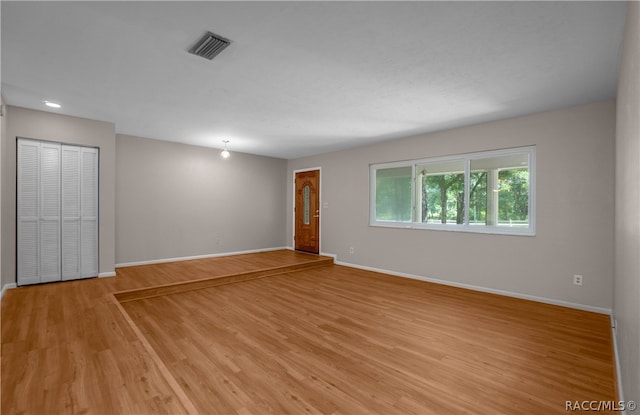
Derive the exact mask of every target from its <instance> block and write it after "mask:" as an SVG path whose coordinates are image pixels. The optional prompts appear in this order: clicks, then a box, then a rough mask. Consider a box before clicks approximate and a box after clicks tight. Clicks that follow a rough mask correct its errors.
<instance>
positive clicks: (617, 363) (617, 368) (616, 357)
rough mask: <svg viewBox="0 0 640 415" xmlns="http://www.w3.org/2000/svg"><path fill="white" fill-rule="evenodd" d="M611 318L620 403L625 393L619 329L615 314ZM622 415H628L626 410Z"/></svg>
mask: <svg viewBox="0 0 640 415" xmlns="http://www.w3.org/2000/svg"><path fill="white" fill-rule="evenodd" d="M610 317H611V340H612V342H613V345H612V346H613V359H614V365H615V368H616V390H617V391H618V401H620V402H624V391H623V390H622V371H621V370H620V355H619V354H618V341H617V340H616V336H617V331H618V328H617V327H616V318H615V316H614V315H613V313H612V314H611V315H610ZM620 415H627V411H626V409H625V410H624V411H622V412H620Z"/></svg>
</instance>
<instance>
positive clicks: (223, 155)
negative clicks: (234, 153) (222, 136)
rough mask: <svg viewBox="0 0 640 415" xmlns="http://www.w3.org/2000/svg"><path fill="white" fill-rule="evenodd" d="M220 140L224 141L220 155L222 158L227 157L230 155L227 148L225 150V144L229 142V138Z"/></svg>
mask: <svg viewBox="0 0 640 415" xmlns="http://www.w3.org/2000/svg"><path fill="white" fill-rule="evenodd" d="M222 142H223V143H224V150H222V152H221V153H220V155H221V156H222V158H223V159H228V158H229V157H231V153H229V150H227V144H229V140H222Z"/></svg>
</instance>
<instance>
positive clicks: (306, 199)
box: [302, 184, 311, 225]
mask: <svg viewBox="0 0 640 415" xmlns="http://www.w3.org/2000/svg"><path fill="white" fill-rule="evenodd" d="M310 194H311V187H310V186H309V185H308V184H306V185H305V186H304V187H303V188H302V201H303V202H302V206H303V208H304V209H303V220H302V221H303V223H304V224H305V225H308V224H309V216H310V215H309V206H310V205H309V195H310Z"/></svg>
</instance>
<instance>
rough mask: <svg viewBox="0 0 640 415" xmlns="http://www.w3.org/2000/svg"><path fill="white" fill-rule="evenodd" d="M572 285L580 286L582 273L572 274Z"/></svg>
mask: <svg viewBox="0 0 640 415" xmlns="http://www.w3.org/2000/svg"><path fill="white" fill-rule="evenodd" d="M573 285H580V286H582V275H574V276H573Z"/></svg>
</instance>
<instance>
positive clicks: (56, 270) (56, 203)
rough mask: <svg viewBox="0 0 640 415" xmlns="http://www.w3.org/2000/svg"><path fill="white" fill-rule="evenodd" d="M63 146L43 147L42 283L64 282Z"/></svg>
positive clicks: (41, 182) (41, 186)
mask: <svg viewBox="0 0 640 415" xmlns="http://www.w3.org/2000/svg"><path fill="white" fill-rule="evenodd" d="M60 279H61V274H60V144H49V143H41V144H40V282H51V281H60Z"/></svg>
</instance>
